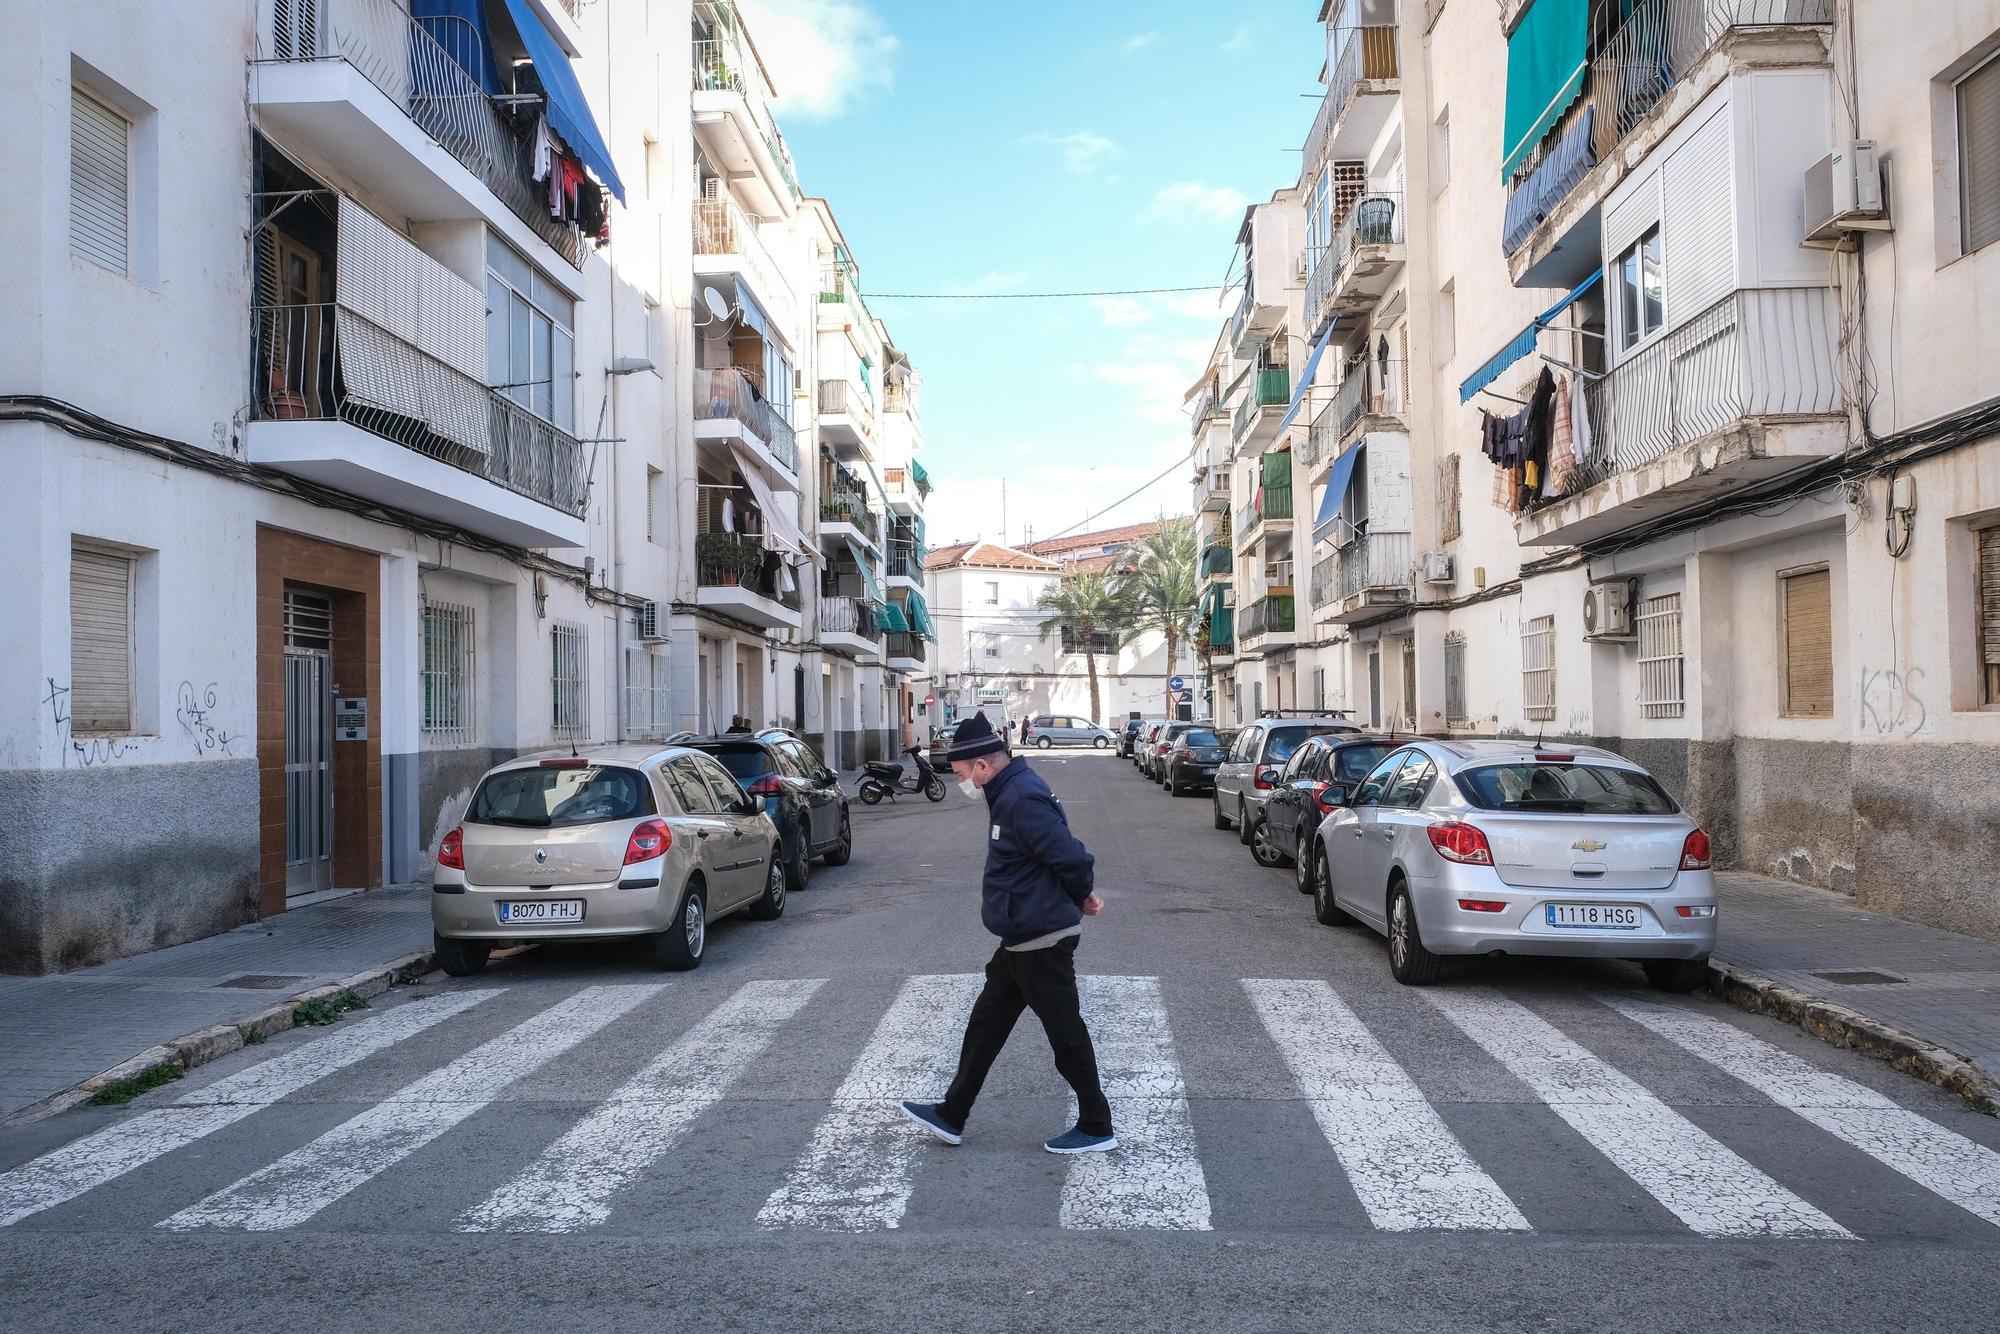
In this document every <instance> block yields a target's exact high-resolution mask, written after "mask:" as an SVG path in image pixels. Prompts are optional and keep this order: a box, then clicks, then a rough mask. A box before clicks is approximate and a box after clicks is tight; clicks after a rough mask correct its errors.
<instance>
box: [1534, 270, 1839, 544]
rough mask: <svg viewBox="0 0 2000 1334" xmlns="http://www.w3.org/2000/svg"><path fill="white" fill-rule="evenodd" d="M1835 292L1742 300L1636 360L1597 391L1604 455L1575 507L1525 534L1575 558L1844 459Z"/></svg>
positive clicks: (1582, 473)
mask: <svg viewBox="0 0 2000 1334" xmlns="http://www.w3.org/2000/svg"><path fill="white" fill-rule="evenodd" d="M1839 331H1840V312H1839V309H1838V307H1837V305H1836V302H1835V294H1834V291H1833V289H1831V288H1825V287H1793V288H1759V289H1755V290H1744V291H1740V292H1736V293H1733V294H1731V295H1730V296H1727V297H1725V298H1723V299H1722V300H1721V301H1718V302H1717V303H1716V304H1715V305H1713V306H1710V307H1709V308H1708V309H1707V310H1705V311H1703V312H1702V313H1701V314H1699V315H1697V316H1695V317H1694V318H1693V319H1690V320H1688V321H1687V322H1686V323H1684V324H1681V325H1678V326H1676V327H1674V328H1671V329H1668V330H1667V331H1666V332H1665V333H1663V334H1660V335H1658V336H1657V337H1655V338H1654V339H1653V341H1652V342H1650V343H1647V344H1645V345H1644V346H1642V347H1640V348H1639V349H1638V350H1637V351H1636V352H1632V353H1628V354H1626V356H1625V358H1624V360H1623V361H1621V362H1620V363H1619V364H1618V365H1617V366H1616V367H1615V368H1614V369H1613V370H1612V371H1611V372H1610V373H1609V374H1608V375H1606V376H1604V377H1603V378H1602V379H1600V380H1597V381H1596V382H1594V383H1592V384H1591V385H1590V386H1589V388H1588V390H1587V391H1586V395H1585V397H1586V401H1587V403H1588V405H1589V413H1590V428H1591V436H1592V449H1591V453H1590V456H1589V457H1588V458H1587V459H1586V460H1584V461H1583V463H1582V465H1581V466H1580V468H1579V469H1578V473H1577V476H1576V479H1575V481H1574V483H1573V484H1572V486H1571V489H1570V492H1569V494H1568V495H1566V496H1565V497H1564V498H1562V499H1560V500H1556V501H1552V502H1549V503H1547V504H1544V505H1542V506H1541V507H1540V508H1537V509H1534V510H1531V511H1530V512H1528V513H1527V514H1524V515H1522V516H1521V517H1520V518H1519V519H1518V520H1516V521H1515V531H1516V533H1517V534H1518V536H1519V538H1520V540H1521V542H1522V543H1523V544H1525V545H1530V546H1548V545H1555V544H1561V545H1575V544H1579V543H1585V542H1590V541H1593V540H1596V539H1599V538H1603V537H1605V536H1607V535H1609V534H1613V533H1617V532H1619V531H1621V530H1623V529H1626V528H1630V527H1632V526H1634V525H1636V524H1639V523H1644V522H1651V521H1653V520H1655V519H1658V518H1660V517H1662V516H1663V515H1667V514H1671V513H1673V512H1675V511H1676V510H1681V509H1685V508H1688V507H1690V506H1693V505H1698V504H1701V503H1702V502H1704V501H1707V500H1711V499H1714V498H1715V497H1717V496H1720V495H1724V494H1727V493H1728V492H1730V491H1734V490H1737V489H1739V488H1741V487H1743V486H1744V485H1746V484H1748V483H1752V482H1759V481H1763V480H1765V479H1766V478H1770V477H1775V476H1778V475H1780V474H1782V473H1786V472H1790V471H1791V470H1792V469H1794V468H1798V467H1801V466H1804V465H1806V464H1809V463H1813V462H1816V461H1818V460H1820V459H1824V458H1827V457H1830V456H1832V455H1835V454H1839V453H1840V452H1841V451H1842V450H1843V449H1844V448H1845V446H1846V436H1847V423H1846V418H1845V417H1844V415H1843V414H1842V412H1841V406H1840V377H1839V362H1838V360H1837V350H1836V349H1837V345H1838V339H1839Z"/></svg>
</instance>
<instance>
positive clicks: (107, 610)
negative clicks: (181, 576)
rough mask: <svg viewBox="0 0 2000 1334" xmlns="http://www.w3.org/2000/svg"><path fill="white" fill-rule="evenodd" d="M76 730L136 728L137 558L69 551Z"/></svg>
mask: <svg viewBox="0 0 2000 1334" xmlns="http://www.w3.org/2000/svg"><path fill="white" fill-rule="evenodd" d="M69 685H70V730H71V731H72V732H75V733H83V732H110V733H130V732H131V730H132V560H131V558H130V557H129V556H114V555H112V554H110V553H109V552H103V551H94V550H91V549H89V548H87V547H72V548H71V549H70V555H69Z"/></svg>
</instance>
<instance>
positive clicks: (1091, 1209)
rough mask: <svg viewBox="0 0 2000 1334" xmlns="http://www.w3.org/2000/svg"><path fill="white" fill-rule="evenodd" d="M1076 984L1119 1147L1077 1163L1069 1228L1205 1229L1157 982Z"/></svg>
mask: <svg viewBox="0 0 2000 1334" xmlns="http://www.w3.org/2000/svg"><path fill="white" fill-rule="evenodd" d="M1079 984H1080V990H1081V992H1082V999H1083V1017H1084V1021H1085V1022H1086V1023H1087V1024H1088V1025H1089V1026H1090V1034H1091V1043H1092V1045H1093V1046H1094V1047H1095V1048H1096V1049H1097V1070H1098V1077H1099V1079H1100V1080H1101V1081H1102V1082H1103V1085H1104V1094H1105V1096H1106V1097H1107V1098H1108V1099H1110V1101H1111V1119H1112V1123H1113V1125H1114V1126H1115V1128H1116V1130H1117V1135H1118V1149H1117V1150H1116V1151H1115V1152H1113V1153H1096V1154H1088V1155H1085V1156H1083V1157H1080V1158H1078V1159H1076V1161H1074V1162H1072V1163H1071V1164H1070V1169H1069V1179H1068V1180H1067V1181H1065V1182H1064V1183H1063V1193H1062V1210H1061V1222H1062V1225H1063V1226H1064V1227H1068V1228H1132V1229H1139V1228H1174V1229H1184V1230H1195V1231H1205V1230H1207V1228H1208V1210H1209V1205H1208V1182H1207V1180H1206V1178H1205V1177H1204V1176H1203V1174H1202V1169H1201V1158H1200V1156H1199V1154H1198V1153H1197V1151H1196V1147H1195V1139H1194V1122H1193V1118H1192V1117H1191V1116H1190V1115H1189V1112H1188V1100H1187V1084H1186V1082H1185V1081H1184V1080H1183V1079H1182V1077H1181V1063H1180V1058H1179V1057H1178V1056H1176V1055H1175V1053H1174V1038H1173V1032H1172V1030H1171V1029H1170V1027H1169V1026H1168V1023H1167V1007H1166V1003H1165V1001H1164V1000H1162V999H1161V996H1160V982H1159V979H1158V978H1154V977H1084V978H1081V979H1079ZM1071 1111H1072V1113H1074V1111H1075V1099H1074V1097H1072V1098H1071Z"/></svg>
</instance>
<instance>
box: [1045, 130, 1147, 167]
mask: <svg viewBox="0 0 2000 1334" xmlns="http://www.w3.org/2000/svg"><path fill="white" fill-rule="evenodd" d="M1021 142H1022V143H1024V144H1052V145H1054V146H1055V147H1056V148H1057V149H1058V150H1059V151H1060V152H1061V153H1062V160H1063V166H1065V167H1067V168H1068V169H1069V171H1070V173H1071V174H1072V175H1075V176H1088V175H1090V174H1091V172H1093V171H1094V170H1096V169H1097V168H1098V167H1100V166H1102V165H1103V164H1104V163H1106V162H1109V161H1110V160H1111V159H1113V158H1115V157H1117V156H1118V155H1119V154H1120V153H1121V152H1122V151H1123V150H1122V149H1120V148H1119V147H1118V141H1117V140H1115V139H1107V138H1106V137H1105V136H1103V135H1101V134H1099V133H1097V132H1096V131H1095V130H1075V131H1072V132H1071V133H1069V134H1031V135H1028V136H1026V137H1025V138H1023V139H1022V140H1021Z"/></svg>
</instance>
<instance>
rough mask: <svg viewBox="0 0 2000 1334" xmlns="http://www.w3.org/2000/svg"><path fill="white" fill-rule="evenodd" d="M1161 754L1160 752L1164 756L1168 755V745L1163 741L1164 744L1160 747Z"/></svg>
mask: <svg viewBox="0 0 2000 1334" xmlns="http://www.w3.org/2000/svg"><path fill="white" fill-rule="evenodd" d="M1159 752H1160V754H1162V755H1164V754H1166V753H1167V743H1166V742H1164V741H1162V742H1161V743H1160V745H1159Z"/></svg>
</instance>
